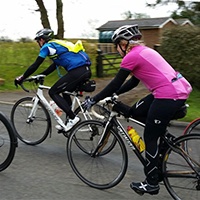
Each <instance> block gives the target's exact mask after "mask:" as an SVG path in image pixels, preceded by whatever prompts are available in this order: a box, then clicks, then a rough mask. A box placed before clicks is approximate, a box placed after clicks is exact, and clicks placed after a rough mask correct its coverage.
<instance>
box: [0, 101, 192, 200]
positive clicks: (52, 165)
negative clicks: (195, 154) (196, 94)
mask: <svg viewBox="0 0 200 200" xmlns="http://www.w3.org/2000/svg"><path fill="white" fill-rule="evenodd" d="M0 108H1V109H0V110H1V111H3V112H4V113H5V114H6V115H7V116H9V115H10V109H11V105H6V104H0ZM54 125H55V123H53V134H52V138H47V140H46V141H44V142H43V143H42V144H40V145H38V146H27V145H25V144H23V143H22V142H20V141H19V146H18V148H17V151H16V155H15V158H14V160H13V162H12V163H11V165H10V166H9V168H7V169H6V170H5V171H3V172H1V173H0V199H1V200H18V199H20V200H31V199H35V200H36V199H37V200H60V199H62V200H63V199H66V200H79V199H82V200H102V199H104V200H122V199H126V200H128V199H130V200H133V199H134V200H142V199H145V200H152V199H154V200H160V199H164V200H171V199H172V198H171V197H170V195H169V194H168V192H167V191H166V189H165V187H164V186H163V185H161V190H160V193H159V194H158V195H156V196H151V195H148V194H146V195H144V196H139V195H137V194H136V193H135V192H134V191H132V190H131V189H130V187H129V184H130V183H131V182H132V181H142V180H143V179H144V174H143V168H142V166H141V164H140V162H139V161H138V160H137V158H136V156H135V155H134V154H133V152H131V151H129V165H128V171H127V173H126V176H125V178H124V179H123V180H122V182H121V183H119V184H118V185H117V186H115V187H114V188H111V189H109V190H97V189H93V188H91V187H89V186H87V185H85V184H84V183H83V182H81V181H80V180H79V179H78V178H77V177H76V175H75V174H74V173H73V171H72V169H71V167H70V165H69V163H68V160H67V155H66V140H67V139H66V138H65V137H64V136H63V135H60V134H57V132H56V130H55V128H54ZM183 128H184V126H183V127H178V128H174V127H172V129H173V132H176V133H177V134H178V135H181V131H182V130H183ZM38 131H39V130H38ZM188 199H189V197H188Z"/></svg>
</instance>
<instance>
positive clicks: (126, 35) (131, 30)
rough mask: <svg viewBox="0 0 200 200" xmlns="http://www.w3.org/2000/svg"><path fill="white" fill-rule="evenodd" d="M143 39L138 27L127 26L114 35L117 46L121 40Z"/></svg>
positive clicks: (113, 38) (120, 28) (113, 39)
mask: <svg viewBox="0 0 200 200" xmlns="http://www.w3.org/2000/svg"><path fill="white" fill-rule="evenodd" d="M141 37H142V34H141V33H140V31H139V29H138V25H137V24H135V25H125V26H121V27H119V28H118V29H117V30H115V32H114V33H113V36H112V38H111V39H112V41H113V43H115V44H118V43H119V41H120V40H121V39H124V40H127V41H129V40H131V39H138V40H140V39H141Z"/></svg>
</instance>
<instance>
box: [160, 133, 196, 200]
mask: <svg viewBox="0 0 200 200" xmlns="http://www.w3.org/2000/svg"><path fill="white" fill-rule="evenodd" d="M184 143H187V145H188V149H187V151H189V152H187V151H186V153H188V155H189V156H191V158H190V157H188V162H189V163H190V164H191V165H192V167H194V168H195V170H196V172H197V173H195V171H194V170H193V169H192V167H190V165H189V164H188V163H187V162H186V160H185V159H184V158H183V157H182V156H181V155H180V154H179V153H177V152H175V151H173V150H172V149H171V148H169V149H168V150H167V152H166V154H165V156H164V161H163V165H162V169H163V175H164V177H163V178H164V179H163V181H164V184H165V186H166V188H167V190H168V192H169V193H170V195H171V196H172V197H173V198H174V199H176V200H187V199H190V200H197V199H200V156H199V155H200V149H199V146H200V135H199V134H189V135H185V136H182V137H180V138H178V139H177V141H176V142H175V144H176V145H178V146H179V147H182V149H183V150H184V148H183V146H184V145H183V144H184Z"/></svg>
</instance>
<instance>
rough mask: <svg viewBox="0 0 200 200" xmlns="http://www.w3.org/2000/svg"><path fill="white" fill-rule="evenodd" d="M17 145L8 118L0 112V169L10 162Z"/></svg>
mask: <svg viewBox="0 0 200 200" xmlns="http://www.w3.org/2000/svg"><path fill="white" fill-rule="evenodd" d="M16 147H17V138H16V136H15V133H14V129H13V127H12V124H11V123H10V121H9V119H8V118H7V117H6V116H5V115H4V114H3V113H2V112H0V171H3V170H5V169H6V168H7V167H8V166H9V165H10V164H11V162H12V160H13V158H14V155H15V151H16Z"/></svg>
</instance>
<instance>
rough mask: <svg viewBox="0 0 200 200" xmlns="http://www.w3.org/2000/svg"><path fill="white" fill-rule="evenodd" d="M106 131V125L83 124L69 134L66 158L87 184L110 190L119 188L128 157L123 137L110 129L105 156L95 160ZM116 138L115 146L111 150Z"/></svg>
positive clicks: (84, 122)
mask: <svg viewBox="0 0 200 200" xmlns="http://www.w3.org/2000/svg"><path fill="white" fill-rule="evenodd" d="M103 130H104V123H103V122H101V121H98V120H88V121H83V122H81V123H80V124H78V125H77V126H76V127H75V128H74V129H73V131H72V132H71V134H70V137H69V139H68V141H67V156H68V159H69V163H70V165H71V167H72V169H73V171H74V172H75V174H76V175H77V176H78V177H79V178H80V179H81V180H82V181H83V182H84V183H85V184H87V185H89V186H91V187H94V188H97V189H108V188H111V187H114V186H115V185H117V184H118V183H119V182H120V181H121V180H122V179H123V177H124V175H125V173H126V170H127V163H128V156H127V151H126V147H125V145H124V143H123V141H122V139H121V137H120V136H119V135H118V134H117V133H116V132H115V131H114V130H110V134H109V137H107V142H106V143H105V146H104V147H103V149H102V153H101V152H99V154H98V155H96V156H94V157H92V156H91V153H92V152H93V151H94V149H95V148H96V147H97V145H98V142H99V139H100V138H101V135H102V132H103ZM113 138H115V140H116V143H115V146H114V148H112V149H111V150H110V151H109V153H106V154H105V153H103V152H104V148H105V149H108V148H109V147H110V146H111V144H112V142H113Z"/></svg>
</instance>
